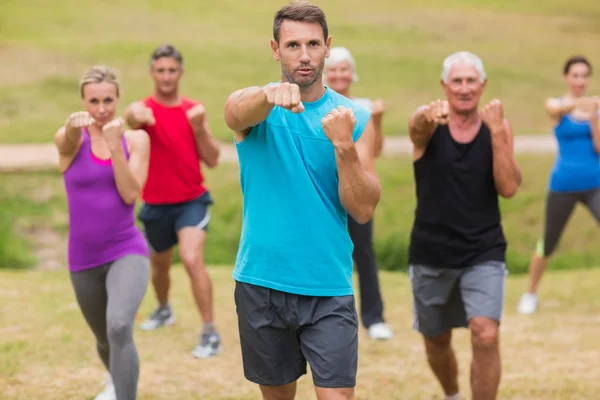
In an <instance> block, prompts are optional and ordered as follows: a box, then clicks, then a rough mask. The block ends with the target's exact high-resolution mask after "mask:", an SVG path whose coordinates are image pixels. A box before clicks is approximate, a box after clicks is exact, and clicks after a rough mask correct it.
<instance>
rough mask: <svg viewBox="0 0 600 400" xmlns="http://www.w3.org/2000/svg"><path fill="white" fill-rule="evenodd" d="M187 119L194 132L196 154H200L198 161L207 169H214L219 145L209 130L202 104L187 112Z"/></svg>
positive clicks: (217, 159) (217, 158) (217, 160)
mask: <svg viewBox="0 0 600 400" xmlns="http://www.w3.org/2000/svg"><path fill="white" fill-rule="evenodd" d="M187 117H188V120H189V121H190V125H191V126H192V129H193V130H194V137H195V139H196V148H197V149H198V154H200V159H201V160H202V161H204V163H205V164H206V165H207V166H208V167H210V168H213V167H216V166H217V164H218V163H219V154H220V149H219V143H218V142H217V140H216V139H215V137H214V136H213V134H212V131H211V129H210V124H209V123H208V117H207V115H206V109H205V108H204V106H203V105H202V104H198V105H196V106H194V107H192V108H190V109H189V110H188V111H187Z"/></svg>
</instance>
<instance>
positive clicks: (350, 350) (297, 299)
mask: <svg viewBox="0 0 600 400" xmlns="http://www.w3.org/2000/svg"><path fill="white" fill-rule="evenodd" d="M235 304H236V310H237V314H238V326H239V333H240V343H241V348H242V359H243V364H244V376H245V377H246V379H248V380H249V381H251V382H254V383H257V384H259V385H265V386H280V385H285V384H288V383H291V382H295V381H296V380H298V378H300V377H301V376H302V375H304V374H306V363H307V361H308V364H309V365H310V368H311V372H312V375H313V382H314V384H315V386H318V387H322V388H348V387H354V386H355V385H356V371H357V367H358V316H357V314H356V308H355V304H354V296H352V295H350V296H338V297H316V296H301V295H296V294H290V293H285V292H280V291H278V290H272V289H268V288H265V287H261V286H255V285H251V284H247V283H242V282H236V286H235Z"/></svg>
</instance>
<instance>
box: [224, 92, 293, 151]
mask: <svg viewBox="0 0 600 400" xmlns="http://www.w3.org/2000/svg"><path fill="white" fill-rule="evenodd" d="M274 106H279V107H282V108H284V109H286V110H290V111H291V112H293V113H300V112H303V111H304V105H303V104H302V99H301V96H300V88H299V87H298V85H296V84H295V83H289V82H281V83H277V84H273V85H267V86H265V87H258V86H252V87H249V88H246V89H241V90H238V91H237V92H234V93H232V94H231V95H230V96H229V98H228V99H227V104H226V105H225V123H226V124H227V126H228V127H229V129H231V130H232V131H234V132H235V140H236V141H237V142H238V143H239V142H241V141H242V140H244V139H245V138H246V136H248V133H250V129H252V127H253V126H256V125H258V124H260V123H261V122H263V121H264V120H265V119H267V117H268V116H269V114H270V113H271V110H273V107H274Z"/></svg>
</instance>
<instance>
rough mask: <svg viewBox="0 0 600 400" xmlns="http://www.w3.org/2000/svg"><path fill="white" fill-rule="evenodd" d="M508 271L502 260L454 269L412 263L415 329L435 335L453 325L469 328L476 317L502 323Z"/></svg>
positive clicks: (448, 329)
mask: <svg viewBox="0 0 600 400" xmlns="http://www.w3.org/2000/svg"><path fill="white" fill-rule="evenodd" d="M507 274H508V270H507V269H506V265H505V264H504V263H502V262H499V261H488V262H486V263H482V264H478V265H475V266H471V267H467V268H463V269H453V268H439V267H432V266H427V265H411V266H410V269H409V277H410V282H411V285H412V291H413V313H414V324H413V327H414V329H415V330H417V331H419V332H420V333H422V334H423V336H425V337H436V336H440V335H441V334H443V333H445V332H448V331H450V330H451V329H452V328H462V327H464V328H466V327H468V326H469V321H470V320H471V318H473V317H487V318H491V319H494V320H496V321H498V322H500V320H501V318H502V312H503V308H504V284H505V280H506V275H507Z"/></svg>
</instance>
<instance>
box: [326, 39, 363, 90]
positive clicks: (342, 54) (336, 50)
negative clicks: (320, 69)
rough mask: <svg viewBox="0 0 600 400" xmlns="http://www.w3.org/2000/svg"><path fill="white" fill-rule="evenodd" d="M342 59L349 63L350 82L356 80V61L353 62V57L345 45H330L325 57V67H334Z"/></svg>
mask: <svg viewBox="0 0 600 400" xmlns="http://www.w3.org/2000/svg"><path fill="white" fill-rule="evenodd" d="M344 61H347V62H348V64H350V69H351V70H352V82H358V75H357V74H356V62H354V57H352V54H350V50H348V49H347V48H345V47H332V48H331V49H330V50H329V57H327V58H326V59H325V69H328V68H331V67H335V66H336V65H338V64H340V63H342V62H344Z"/></svg>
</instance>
